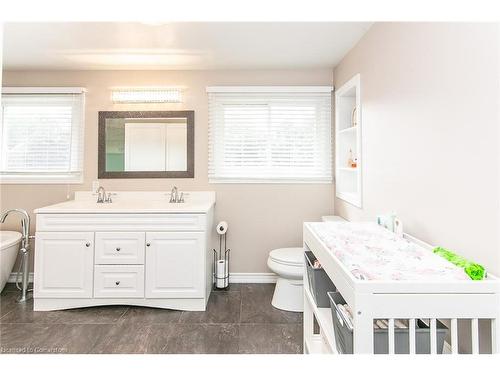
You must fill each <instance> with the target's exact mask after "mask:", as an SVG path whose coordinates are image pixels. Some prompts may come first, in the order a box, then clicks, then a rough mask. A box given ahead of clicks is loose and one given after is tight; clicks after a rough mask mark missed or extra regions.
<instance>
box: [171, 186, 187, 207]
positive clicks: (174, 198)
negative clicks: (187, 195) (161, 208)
mask: <svg viewBox="0 0 500 375" xmlns="http://www.w3.org/2000/svg"><path fill="white" fill-rule="evenodd" d="M170 203H184V193H182V192H181V195H180V196H179V190H178V189H177V186H174V187H173V188H172V191H171V192H170Z"/></svg>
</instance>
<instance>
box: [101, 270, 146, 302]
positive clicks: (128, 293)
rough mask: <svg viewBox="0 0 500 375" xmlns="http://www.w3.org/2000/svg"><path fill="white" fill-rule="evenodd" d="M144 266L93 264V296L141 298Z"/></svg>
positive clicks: (142, 295) (142, 294)
mask: <svg viewBox="0 0 500 375" xmlns="http://www.w3.org/2000/svg"><path fill="white" fill-rule="evenodd" d="M143 297H144V266H135V265H134V266H132V265H123V266H122V265H114V266H95V272H94V298H143Z"/></svg>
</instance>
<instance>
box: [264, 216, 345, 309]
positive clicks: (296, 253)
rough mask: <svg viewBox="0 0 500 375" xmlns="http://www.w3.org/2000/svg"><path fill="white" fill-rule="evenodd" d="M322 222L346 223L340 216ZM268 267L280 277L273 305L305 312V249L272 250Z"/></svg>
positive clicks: (323, 217)
mask: <svg viewBox="0 0 500 375" xmlns="http://www.w3.org/2000/svg"><path fill="white" fill-rule="evenodd" d="M321 220H322V221H345V219H343V218H342V217H340V216H322V217H321ZM267 266H268V267H269V268H270V269H271V270H272V271H273V272H274V273H275V274H276V275H278V281H277V282H276V287H275V289H274V295H273V300H272V302H271V304H272V305H273V306H274V307H276V308H277V309H280V310H286V311H297V312H302V311H304V288H303V287H304V283H303V274H304V249H303V248H301V247H287V248H283V249H276V250H272V251H271V252H270V253H269V258H268V259H267Z"/></svg>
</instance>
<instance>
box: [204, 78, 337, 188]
mask: <svg viewBox="0 0 500 375" xmlns="http://www.w3.org/2000/svg"><path fill="white" fill-rule="evenodd" d="M333 91H334V87H333V86H325V85H318V86H208V87H207V88H206V92H207V94H211V93H213V94H224V93H238V94H245V93H249V94H250V93H262V94H272V93H284V94H293V93H298V94H307V93H313V94H321V93H328V94H330V101H331V102H332V101H333ZM208 105H209V110H210V108H211V104H210V102H209V103H208ZM208 117H209V133H211V132H213V128H212V127H213V124H211V123H210V122H211V116H210V113H209V116H208ZM332 118H333V104H331V111H330V132H329V134H330V142H329V145H330V152H329V155H330V169H331V174H330V177H325V178H314V179H307V178H301V177H291V178H284V177H280V178H270V177H262V178H257V177H255V178H252V177H234V178H221V177H211V176H210V169H211V165H210V163H211V160H210V157H209V160H208V173H209V175H208V183H209V184H332V183H333V182H334V176H333V127H332ZM208 143H209V144H208V148H209V153H213V154H216V153H217V152H218V151H216V150H215V149H213V148H214V147H215V144H214V142H213V141H211V140H210V139H209V140H208Z"/></svg>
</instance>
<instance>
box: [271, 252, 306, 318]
mask: <svg viewBox="0 0 500 375" xmlns="http://www.w3.org/2000/svg"><path fill="white" fill-rule="evenodd" d="M267 265H268V267H269V268H270V269H271V270H272V271H273V272H274V273H275V274H276V275H278V281H277V282H276V287H275V289H274V295H273V300H272V302H271V304H272V305H273V306H274V307H276V308H277V309H280V310H286V311H296V312H302V311H304V295H303V280H302V277H303V274H304V249H303V248H301V247H287V248H283V249H275V250H272V251H271V252H270V253H269V258H268V259H267Z"/></svg>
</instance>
